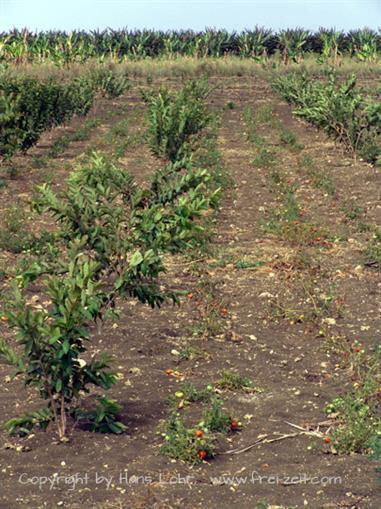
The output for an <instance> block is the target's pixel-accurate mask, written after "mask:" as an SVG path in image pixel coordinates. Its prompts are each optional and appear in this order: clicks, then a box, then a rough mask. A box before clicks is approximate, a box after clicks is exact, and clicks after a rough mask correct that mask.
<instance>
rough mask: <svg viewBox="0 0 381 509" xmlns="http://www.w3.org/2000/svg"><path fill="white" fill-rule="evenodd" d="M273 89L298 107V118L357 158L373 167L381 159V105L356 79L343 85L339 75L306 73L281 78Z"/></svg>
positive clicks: (352, 78)
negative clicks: (322, 76) (324, 76)
mask: <svg viewBox="0 0 381 509" xmlns="http://www.w3.org/2000/svg"><path fill="white" fill-rule="evenodd" d="M273 88H274V89H275V90H276V91H277V92H278V93H280V95H281V96H282V97H283V98H284V99H286V101H288V102H289V103H292V104H294V105H295V108H294V113H295V115H297V116H299V117H302V118H305V119H306V120H308V121H309V122H311V123H313V124H314V125H316V126H317V127H319V128H321V129H323V130H324V131H325V132H326V133H327V134H329V135H332V136H334V137H335V138H336V139H337V140H338V141H339V142H341V143H343V144H344V147H345V149H346V150H347V151H348V152H351V153H352V154H353V155H356V154H358V155H359V156H360V157H362V158H363V159H364V160H366V161H368V162H370V163H376V162H377V161H379V158H380V155H381V103H380V102H378V101H374V100H373V99H372V98H371V97H366V96H365V94H364V93H363V92H362V91H361V89H359V88H358V87H357V86H356V76H354V75H352V76H350V77H348V78H347V79H346V80H344V81H341V80H340V79H339V77H338V76H337V74H336V73H335V72H330V73H329V75H328V79H327V80H322V81H319V80H316V79H315V78H314V77H312V76H307V75H306V74H303V73H293V74H287V75H284V76H279V77H278V78H276V79H275V80H274V81H273Z"/></svg>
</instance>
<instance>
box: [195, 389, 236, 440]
mask: <svg viewBox="0 0 381 509" xmlns="http://www.w3.org/2000/svg"><path fill="white" fill-rule="evenodd" d="M202 417H203V420H202V422H201V423H200V426H201V427H205V428H206V429H208V430H210V431H212V432H216V433H228V432H229V431H231V424H232V418H231V417H230V415H228V414H226V413H225V412H224V410H223V401H222V400H221V398H219V397H218V396H214V397H213V398H212V399H211V402H210V406H208V407H207V408H206V409H205V410H204V413H203V416H202Z"/></svg>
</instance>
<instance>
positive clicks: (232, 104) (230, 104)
mask: <svg viewBox="0 0 381 509" xmlns="http://www.w3.org/2000/svg"><path fill="white" fill-rule="evenodd" d="M235 107H236V106H235V102H234V101H228V102H227V103H226V108H227V109H228V110H234V109H235Z"/></svg>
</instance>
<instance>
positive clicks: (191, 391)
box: [168, 383, 213, 408]
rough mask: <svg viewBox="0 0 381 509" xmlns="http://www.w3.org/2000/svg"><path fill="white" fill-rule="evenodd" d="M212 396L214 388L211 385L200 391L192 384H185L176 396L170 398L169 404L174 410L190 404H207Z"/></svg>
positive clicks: (172, 395)
mask: <svg viewBox="0 0 381 509" xmlns="http://www.w3.org/2000/svg"><path fill="white" fill-rule="evenodd" d="M212 394H213V387H212V386H211V385H207V386H206V387H205V388H203V389H198V388H197V387H196V386H195V385H193V384H192V383H184V384H182V385H180V387H179V388H178V390H177V391H176V392H175V394H171V395H170V396H169V398H168V404H169V405H170V406H171V407H173V408H178V407H179V406H180V407H183V406H184V405H189V404H190V403H205V402H207V401H209V400H210V398H211V396H212Z"/></svg>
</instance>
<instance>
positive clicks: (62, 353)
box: [6, 256, 116, 439]
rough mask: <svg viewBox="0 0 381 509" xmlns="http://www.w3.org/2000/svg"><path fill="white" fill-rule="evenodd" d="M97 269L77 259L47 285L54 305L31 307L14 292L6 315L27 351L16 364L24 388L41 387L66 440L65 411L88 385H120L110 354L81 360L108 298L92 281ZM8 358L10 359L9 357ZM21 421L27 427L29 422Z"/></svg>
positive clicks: (83, 260)
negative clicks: (91, 325) (91, 327)
mask: <svg viewBox="0 0 381 509" xmlns="http://www.w3.org/2000/svg"><path fill="white" fill-rule="evenodd" d="M96 270H97V264H96V262H94V261H91V260H88V259H87V258H86V257H83V256H78V257H77V258H75V259H74V260H73V261H71V262H70V264H69V266H68V272H67V273H66V274H65V275H63V276H59V275H57V276H50V277H49V278H47V279H46V280H45V281H44V286H45V293H46V296H47V298H48V299H50V302H51V304H47V305H46V307H42V306H39V307H34V308H33V307H32V305H31V304H30V303H29V302H28V301H27V300H26V297H23V295H22V294H21V292H20V291H19V290H15V294H14V299H13V301H11V302H10V303H9V305H8V310H7V313H6V316H7V318H8V321H9V322H8V323H9V325H10V326H11V327H14V328H16V329H17V340H18V343H19V344H20V345H21V347H22V348H23V353H22V355H21V359H22V364H21V363H20V361H19V360H18V356H17V355H16V354H14V359H15V360H14V362H13V364H16V366H17V368H18V370H20V371H21V372H22V374H23V375H24V377H25V383H26V385H32V386H34V387H37V389H38V391H39V393H40V396H41V398H42V399H44V400H46V401H47V402H48V409H49V411H50V412H51V414H52V416H53V419H54V422H55V423H56V425H57V427H58V433H59V437H60V439H64V438H65V437H66V426H67V425H66V422H67V413H68V411H69V410H70V408H71V406H72V403H73V401H74V400H75V399H76V398H77V397H78V396H79V394H80V392H83V391H85V392H86V391H88V385H90V384H92V385H96V386H99V387H102V388H103V389H108V388H110V387H111V386H112V385H113V384H114V383H115V381H116V376H115V375H114V374H113V373H111V372H110V371H109V370H108V369H107V368H108V362H109V358H108V357H107V356H106V355H102V356H101V357H100V358H96V357H93V358H91V359H90V360H89V361H88V362H85V361H84V360H83V359H82V358H81V354H83V353H84V352H85V351H86V348H85V341H87V340H88V339H89V331H88V329H87V327H86V325H87V323H88V322H89V321H94V320H96V319H97V318H100V317H101V316H102V305H103V303H104V301H105V298H106V297H105V294H104V292H103V290H102V285H101V284H100V283H96V282H95V281H94V274H95V272H96ZM7 360H8V361H9V360H12V357H10V355H9V353H8V356H7ZM20 366H22V368H20ZM21 422H22V426H23V427H24V426H25V420H21ZM16 424H17V423H16V422H15V421H10V422H8V428H9V427H11V428H10V429H15V427H17V426H16Z"/></svg>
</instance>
